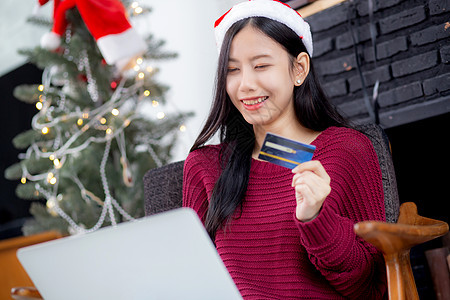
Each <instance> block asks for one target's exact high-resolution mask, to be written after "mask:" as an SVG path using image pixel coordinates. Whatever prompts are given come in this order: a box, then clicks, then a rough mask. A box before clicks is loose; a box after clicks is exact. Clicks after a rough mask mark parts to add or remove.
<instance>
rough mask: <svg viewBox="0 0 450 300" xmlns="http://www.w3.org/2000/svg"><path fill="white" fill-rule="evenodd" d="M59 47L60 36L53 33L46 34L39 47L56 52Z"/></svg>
mask: <svg viewBox="0 0 450 300" xmlns="http://www.w3.org/2000/svg"><path fill="white" fill-rule="evenodd" d="M59 45H61V36H59V35H58V34H56V33H54V32H47V33H46V34H44V35H43V36H42V38H41V47H42V48H45V49H48V50H56V49H58V47H59Z"/></svg>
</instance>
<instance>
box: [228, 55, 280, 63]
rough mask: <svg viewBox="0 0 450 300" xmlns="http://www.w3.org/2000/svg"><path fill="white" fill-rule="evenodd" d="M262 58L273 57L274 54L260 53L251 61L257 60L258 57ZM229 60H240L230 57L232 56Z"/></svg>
mask: <svg viewBox="0 0 450 300" xmlns="http://www.w3.org/2000/svg"><path fill="white" fill-rule="evenodd" d="M260 58H272V56H271V55H269V54H258V55H255V56H253V57H252V58H251V59H250V61H254V60H257V59H260ZM228 61H231V62H237V61H238V60H237V59H235V58H232V57H230V58H229V59H228Z"/></svg>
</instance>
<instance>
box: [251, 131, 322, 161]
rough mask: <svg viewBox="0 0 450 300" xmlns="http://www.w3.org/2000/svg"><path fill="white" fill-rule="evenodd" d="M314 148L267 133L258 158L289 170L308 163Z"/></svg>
mask: <svg viewBox="0 0 450 300" xmlns="http://www.w3.org/2000/svg"><path fill="white" fill-rule="evenodd" d="M314 150H316V146H314V145H307V144H303V143H300V142H297V141H294V140H290V139H287V138H284V137H282V136H279V135H275V134H273V133H267V134H266V138H265V139H264V143H263V145H262V147H261V150H260V152H259V156H258V158H259V159H261V160H265V161H268V162H271V163H274V164H277V165H279V166H282V167H286V168H289V169H293V168H295V167H296V166H297V165H299V164H301V163H303V162H306V161H309V160H311V159H312V157H313V155H314Z"/></svg>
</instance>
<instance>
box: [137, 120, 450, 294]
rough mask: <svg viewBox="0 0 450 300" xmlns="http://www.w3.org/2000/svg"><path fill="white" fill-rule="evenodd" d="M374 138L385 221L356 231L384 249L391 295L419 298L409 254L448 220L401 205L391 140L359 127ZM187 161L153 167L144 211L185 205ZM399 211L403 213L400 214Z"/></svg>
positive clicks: (366, 224)
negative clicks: (434, 218)
mask: <svg viewBox="0 0 450 300" xmlns="http://www.w3.org/2000/svg"><path fill="white" fill-rule="evenodd" d="M356 129H357V130H359V131H361V132H363V133H364V134H365V135H366V136H367V137H368V138H369V139H370V140H371V142H372V144H373V146H374V149H375V152H376V153H377V156H378V161H379V163H380V168H381V173H382V181H383V191H384V201H385V212H386V222H370V221H366V222H361V223H358V224H355V227H354V229H355V232H356V234H357V235H359V236H361V237H362V238H363V239H365V240H367V241H368V242H370V243H372V244H373V245H374V246H375V247H377V248H378V249H379V250H380V251H382V252H383V254H384V257H385V261H386V269H387V275H388V289H389V299H399V300H400V299H419V298H418V293H417V288H416V285H415V282H414V277H413V274H412V270H411V263H410V258H409V252H410V249H411V248H412V247H413V246H416V245H418V244H421V243H424V242H426V241H429V240H432V239H435V238H437V237H439V236H442V235H444V234H445V233H446V232H448V224H447V223H445V222H442V221H438V220H432V219H428V218H424V217H421V216H419V215H418V214H417V208H416V205H415V204H414V203H412V202H407V203H404V204H403V205H402V206H401V208H400V209H399V198H398V192H397V183H396V178H395V172H394V164H393V162H392V156H391V151H390V145H389V140H388V138H387V136H386V134H385V133H384V131H383V130H382V129H381V128H380V127H379V126H377V125H374V124H368V125H360V126H358V127H357V128H356ZM183 163H184V161H179V162H175V163H172V164H169V165H166V166H163V167H161V168H157V169H152V170H150V171H148V172H147V173H146V174H145V176H144V194H145V213H146V215H152V214H155V213H159V212H163V211H165V210H169V209H173V208H177V207H180V206H181V205H182V184H183V182H182V178H183ZM399 211H400V216H399Z"/></svg>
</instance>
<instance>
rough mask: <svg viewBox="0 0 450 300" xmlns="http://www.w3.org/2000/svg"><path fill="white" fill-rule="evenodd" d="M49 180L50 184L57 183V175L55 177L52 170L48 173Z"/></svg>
mask: <svg viewBox="0 0 450 300" xmlns="http://www.w3.org/2000/svg"><path fill="white" fill-rule="evenodd" d="M47 182H48V183H50V184H55V183H56V177H55V175H54V174H53V173H52V172H50V173H48V175H47Z"/></svg>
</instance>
